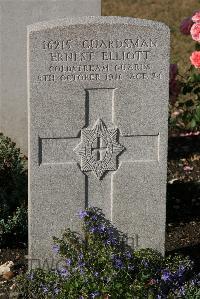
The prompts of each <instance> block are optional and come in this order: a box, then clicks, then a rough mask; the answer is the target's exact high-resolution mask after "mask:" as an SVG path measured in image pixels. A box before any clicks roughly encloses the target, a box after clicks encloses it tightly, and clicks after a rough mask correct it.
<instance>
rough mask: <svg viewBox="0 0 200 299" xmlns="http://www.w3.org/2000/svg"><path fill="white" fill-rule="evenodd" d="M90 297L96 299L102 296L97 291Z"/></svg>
mask: <svg viewBox="0 0 200 299" xmlns="http://www.w3.org/2000/svg"><path fill="white" fill-rule="evenodd" d="M90 296H91V298H92V299H93V298H95V297H97V296H100V293H99V292H98V291H95V292H93V293H91V294H90Z"/></svg>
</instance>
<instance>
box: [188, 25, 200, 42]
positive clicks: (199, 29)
mask: <svg viewBox="0 0 200 299" xmlns="http://www.w3.org/2000/svg"><path fill="white" fill-rule="evenodd" d="M190 33H191V36H192V38H193V40H195V41H197V42H198V41H200V23H194V24H193V25H192V27H191V29H190Z"/></svg>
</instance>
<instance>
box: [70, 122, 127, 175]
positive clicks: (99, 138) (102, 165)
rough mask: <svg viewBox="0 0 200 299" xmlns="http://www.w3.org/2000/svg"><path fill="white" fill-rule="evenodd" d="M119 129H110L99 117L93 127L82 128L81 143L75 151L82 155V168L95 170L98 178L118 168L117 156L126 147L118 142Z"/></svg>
mask: <svg viewBox="0 0 200 299" xmlns="http://www.w3.org/2000/svg"><path fill="white" fill-rule="evenodd" d="M118 135H119V130H118V129H117V128H115V129H108V128H107V127H106V125H105V124H104V122H103V121H102V120H101V119H99V120H98V121H97V122H96V124H95V126H94V127H93V129H91V130H90V129H82V130H81V143H79V144H78V146H77V147H76V148H75V149H74V151H75V152H76V153H77V154H78V155H79V156H80V157H81V170H82V171H83V172H87V171H93V173H94V174H95V175H96V177H97V178H98V179H101V178H102V176H103V175H104V173H105V172H107V171H115V170H117V167H118V163H117V156H118V155H119V154H120V153H121V152H122V151H123V150H124V149H125V148H124V146H123V145H121V144H120V143H119V142H118Z"/></svg>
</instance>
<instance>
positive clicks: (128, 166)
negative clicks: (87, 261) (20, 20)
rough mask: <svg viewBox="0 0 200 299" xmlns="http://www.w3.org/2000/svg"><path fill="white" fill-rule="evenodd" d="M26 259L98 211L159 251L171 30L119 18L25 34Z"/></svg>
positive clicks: (58, 24)
mask: <svg viewBox="0 0 200 299" xmlns="http://www.w3.org/2000/svg"><path fill="white" fill-rule="evenodd" d="M28 53H29V54H28V55H29V57H28V59H29V66H28V77H29V148H30V152H29V166H30V168H29V170H30V181H29V213H30V217H29V219H30V222H29V257H30V258H35V259H40V260H44V259H45V258H49V257H50V256H51V244H52V236H58V235H60V232H61V230H62V229H64V228H66V227H69V226H70V224H71V223H72V221H73V229H74V230H75V229H79V224H78V220H77V219H76V217H75V215H76V213H77V212H78V211H79V210H80V209H84V208H85V207H88V206H94V207H99V208H101V209H102V210H103V212H104V213H105V215H106V217H107V218H108V219H110V220H111V221H112V222H113V223H114V224H115V225H116V226H117V228H118V229H119V230H121V231H123V232H124V233H127V234H128V237H129V242H130V240H132V241H133V243H132V245H133V246H135V247H136V246H138V247H139V248H144V247H150V248H154V249H157V250H158V251H160V252H162V253H163V252H164V243H165V211H166V194H165V192H166V169H167V165H166V162H167V119H168V71H169V29H168V27H167V26H165V25H164V24H162V23H158V22H153V21H147V20H138V19H131V18H120V17H99V18H98V17H84V18H74V19H73V18H72V19H65V20H60V21H55V22H54V21H52V22H45V23H38V24H34V25H32V26H30V27H29V42H28Z"/></svg>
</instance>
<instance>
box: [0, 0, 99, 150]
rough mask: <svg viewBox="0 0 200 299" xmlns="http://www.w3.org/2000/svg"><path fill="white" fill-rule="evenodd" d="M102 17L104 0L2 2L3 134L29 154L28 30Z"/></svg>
mask: <svg viewBox="0 0 200 299" xmlns="http://www.w3.org/2000/svg"><path fill="white" fill-rule="evenodd" d="M88 15H89V16H98V15H101V0H26V1H24V0H9V1H7V0H0V17H1V22H0V24H1V26H0V132H3V133H4V134H5V135H7V136H9V137H11V138H12V139H13V140H14V141H15V142H17V145H18V146H19V147H20V148H21V150H22V152H23V153H24V154H27V152H28V120H27V80H26V73H27V61H26V56H27V55H26V36H27V32H26V26H27V25H28V24H32V23H35V22H40V21H46V20H52V19H55V18H65V17H66V16H88Z"/></svg>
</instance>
